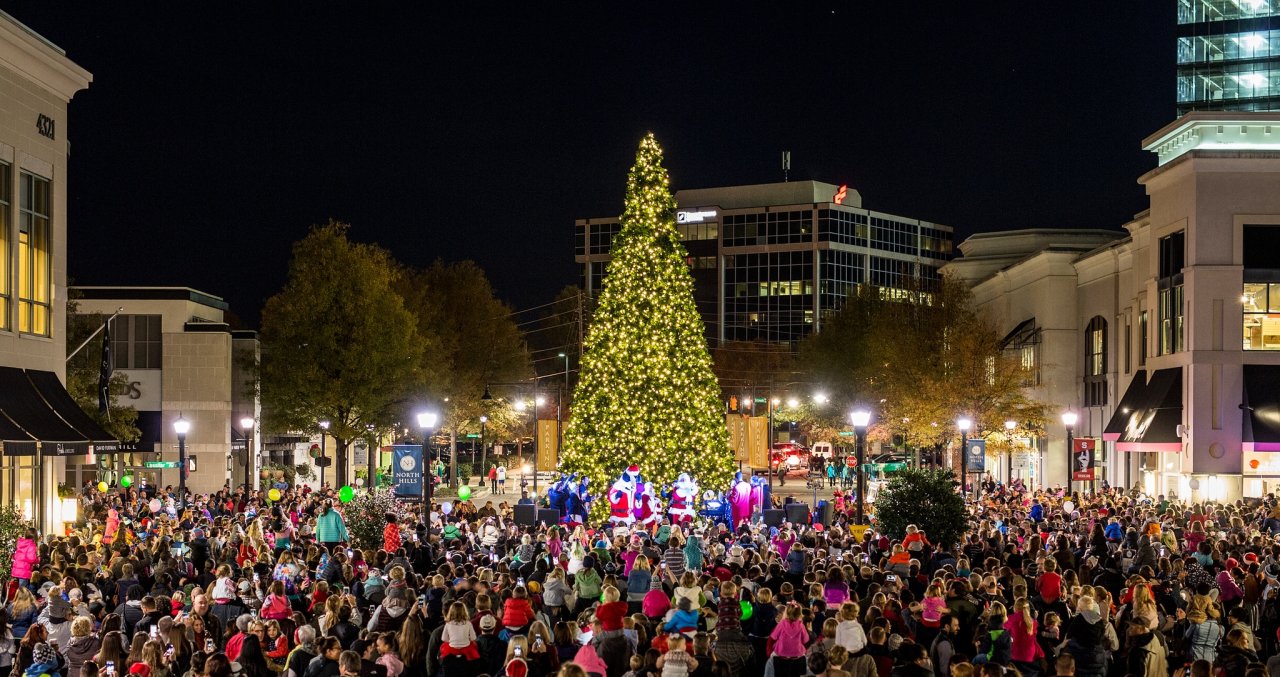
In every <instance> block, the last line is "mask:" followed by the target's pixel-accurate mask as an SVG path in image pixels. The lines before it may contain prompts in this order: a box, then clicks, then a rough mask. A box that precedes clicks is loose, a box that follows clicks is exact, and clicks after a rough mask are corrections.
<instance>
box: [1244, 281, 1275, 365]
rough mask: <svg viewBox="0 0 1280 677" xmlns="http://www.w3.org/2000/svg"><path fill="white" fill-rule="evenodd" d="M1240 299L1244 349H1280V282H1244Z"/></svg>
mask: <svg viewBox="0 0 1280 677" xmlns="http://www.w3.org/2000/svg"><path fill="white" fill-rule="evenodd" d="M1240 301H1241V305H1242V306H1243V310H1244V349H1245V350H1280V284H1276V283H1274V282H1272V283H1265V282H1246V283H1245V285H1244V293H1243V294H1241V296H1240Z"/></svg>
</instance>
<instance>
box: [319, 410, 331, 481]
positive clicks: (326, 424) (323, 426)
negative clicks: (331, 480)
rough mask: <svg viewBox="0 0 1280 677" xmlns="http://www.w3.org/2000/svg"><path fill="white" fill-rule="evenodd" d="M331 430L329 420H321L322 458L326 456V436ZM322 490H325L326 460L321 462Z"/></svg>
mask: <svg viewBox="0 0 1280 677" xmlns="http://www.w3.org/2000/svg"><path fill="white" fill-rule="evenodd" d="M328 432H329V422H328V421H321V422H320V458H326V456H325V455H324V438H325V437H326V435H327V434H328ZM320 491H321V492H323V491H324V461H321V462H320Z"/></svg>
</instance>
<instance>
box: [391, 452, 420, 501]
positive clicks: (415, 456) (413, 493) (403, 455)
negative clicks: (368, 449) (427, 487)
mask: <svg viewBox="0 0 1280 677" xmlns="http://www.w3.org/2000/svg"><path fill="white" fill-rule="evenodd" d="M391 477H392V480H391V484H392V486H394V487H395V493H396V496H398V497H400V498H419V497H421V496H422V445H420V444H395V445H392V446H391Z"/></svg>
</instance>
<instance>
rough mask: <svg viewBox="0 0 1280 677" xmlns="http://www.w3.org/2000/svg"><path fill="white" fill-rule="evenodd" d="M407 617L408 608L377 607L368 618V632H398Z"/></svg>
mask: <svg viewBox="0 0 1280 677" xmlns="http://www.w3.org/2000/svg"><path fill="white" fill-rule="evenodd" d="M408 617H409V607H407V606H404V605H396V606H390V607H388V606H379V607H378V608H377V609H374V610H373V614H371V617H370V618H369V625H368V629H369V631H370V632H392V631H395V632H400V628H402V627H404V620H405V619H406V618H408Z"/></svg>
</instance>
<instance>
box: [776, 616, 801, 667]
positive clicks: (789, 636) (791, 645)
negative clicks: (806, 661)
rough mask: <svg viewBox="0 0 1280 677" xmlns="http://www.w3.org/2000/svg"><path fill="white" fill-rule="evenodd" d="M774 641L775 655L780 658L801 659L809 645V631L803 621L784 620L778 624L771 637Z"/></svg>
mask: <svg viewBox="0 0 1280 677" xmlns="http://www.w3.org/2000/svg"><path fill="white" fill-rule="evenodd" d="M770 638H771V639H773V655H775V656H777V657H779V658H801V657H803V656H804V647H805V645H806V644H808V643H809V631H808V630H807V629H806V628H805V627H804V623H803V622H802V621H788V620H784V621H782V622H781V623H778V626H777V627H775V628H774V629H773V634H771V635H770Z"/></svg>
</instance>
